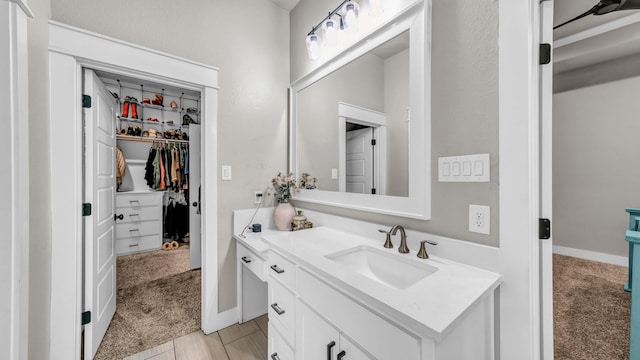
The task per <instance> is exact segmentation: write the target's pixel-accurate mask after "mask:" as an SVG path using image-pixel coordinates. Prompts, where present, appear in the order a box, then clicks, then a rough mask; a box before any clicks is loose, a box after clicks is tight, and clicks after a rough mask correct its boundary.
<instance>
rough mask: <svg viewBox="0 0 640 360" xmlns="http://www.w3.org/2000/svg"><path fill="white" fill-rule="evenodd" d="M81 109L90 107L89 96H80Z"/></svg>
mask: <svg viewBox="0 0 640 360" xmlns="http://www.w3.org/2000/svg"><path fill="white" fill-rule="evenodd" d="M82 107H83V108H90V107H91V96H89V95H82Z"/></svg>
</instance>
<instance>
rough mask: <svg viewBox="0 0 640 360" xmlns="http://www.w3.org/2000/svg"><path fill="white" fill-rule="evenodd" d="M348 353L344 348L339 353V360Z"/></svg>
mask: <svg viewBox="0 0 640 360" xmlns="http://www.w3.org/2000/svg"><path fill="white" fill-rule="evenodd" d="M346 355H347V353H346V351H344V350H342V351H340V352H339V353H338V360H342V358H343V357H345V356H346Z"/></svg>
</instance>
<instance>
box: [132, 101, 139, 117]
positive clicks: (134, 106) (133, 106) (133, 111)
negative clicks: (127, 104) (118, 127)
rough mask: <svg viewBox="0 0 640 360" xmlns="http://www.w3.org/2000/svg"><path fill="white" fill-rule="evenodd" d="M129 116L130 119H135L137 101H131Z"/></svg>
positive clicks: (136, 115)
mask: <svg viewBox="0 0 640 360" xmlns="http://www.w3.org/2000/svg"><path fill="white" fill-rule="evenodd" d="M131 118H132V119H137V118H138V103H137V102H132V103H131Z"/></svg>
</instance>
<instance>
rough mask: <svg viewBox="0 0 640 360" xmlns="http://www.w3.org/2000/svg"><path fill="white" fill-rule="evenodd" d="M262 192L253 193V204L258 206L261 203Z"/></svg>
mask: <svg viewBox="0 0 640 360" xmlns="http://www.w3.org/2000/svg"><path fill="white" fill-rule="evenodd" d="M262 195H263V194H262V191H256V192H254V193H253V197H254V200H253V201H254V204H260V203H261V202H262Z"/></svg>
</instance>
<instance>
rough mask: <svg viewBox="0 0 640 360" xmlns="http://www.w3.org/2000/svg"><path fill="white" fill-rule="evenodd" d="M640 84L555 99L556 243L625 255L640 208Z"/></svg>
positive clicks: (574, 92)
mask: <svg viewBox="0 0 640 360" xmlns="http://www.w3.org/2000/svg"><path fill="white" fill-rule="evenodd" d="M638 88H640V77H634V78H630V79H626V80H620V81H615V82H610V83H606V84H602V85H597V86H591V87H585V88H581V89H577V90H572V91H567V92H563V93H557V94H555V95H554V97H553V117H554V118H553V241H554V244H556V245H560V246H566V247H570V248H576V249H581V250H588V251H595V252H600V253H606V254H612V255H619V256H625V257H626V256H627V253H628V245H627V242H626V241H624V231H625V229H626V228H627V225H628V214H627V213H626V212H625V208H627V207H640V192H639V191H638V183H639V179H640V167H639V166H636V164H637V163H638V156H637V155H638V150H637V141H638V140H637V139H638V134H640V122H638V114H640V103H638V101H637V97H638V96H637V93H638Z"/></svg>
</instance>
